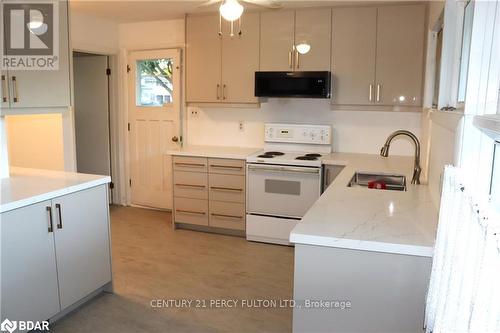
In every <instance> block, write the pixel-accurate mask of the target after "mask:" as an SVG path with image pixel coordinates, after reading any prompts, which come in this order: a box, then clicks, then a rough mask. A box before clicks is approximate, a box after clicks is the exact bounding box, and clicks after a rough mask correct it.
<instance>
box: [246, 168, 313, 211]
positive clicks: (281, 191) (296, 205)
mask: <svg viewBox="0 0 500 333" xmlns="http://www.w3.org/2000/svg"><path fill="white" fill-rule="evenodd" d="M247 182H248V183H247V191H248V192H247V195H248V197H247V212H248V213H249V214H252V213H253V214H262V215H268V216H284V217H295V218H301V217H302V216H304V214H305V213H306V211H307V210H308V209H309V208H310V207H311V206H312V204H313V203H314V202H315V201H316V200H317V199H318V198H319V196H320V187H321V186H320V184H321V168H316V167H297V166H282V165H268V164H248V165H247Z"/></svg>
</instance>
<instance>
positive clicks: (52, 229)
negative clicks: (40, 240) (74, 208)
mask: <svg viewBox="0 0 500 333" xmlns="http://www.w3.org/2000/svg"><path fill="white" fill-rule="evenodd" d="M47 213H48V214H49V227H48V229H47V230H48V232H49V233H50V232H54V223H53V222H52V207H50V206H47Z"/></svg>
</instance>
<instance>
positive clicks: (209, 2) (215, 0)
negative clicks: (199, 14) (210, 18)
mask: <svg viewBox="0 0 500 333" xmlns="http://www.w3.org/2000/svg"><path fill="white" fill-rule="evenodd" d="M219 2H221V0H207V1H205V2H204V3H202V4H199V5H198V7H199V8H203V7H210V6H213V5H215V4H217V3H219Z"/></svg>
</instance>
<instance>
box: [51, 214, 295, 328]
mask: <svg viewBox="0 0 500 333" xmlns="http://www.w3.org/2000/svg"><path fill="white" fill-rule="evenodd" d="M111 234H112V244H113V245H112V253H113V278H114V289H115V292H114V293H113V294H102V295H100V296H98V297H97V298H95V299H93V300H92V301H90V302H89V303H87V304H85V305H84V306H82V307H81V308H79V309H77V310H76V311H74V312H72V313H70V314H69V315H68V316H66V317H64V318H63V319H61V320H60V321H58V322H56V323H55V324H54V325H53V326H52V327H51V332H56V333H65V332H68V333H69V332H71V333H80V332H82V333H83V332H85V333H87V332H110V333H112V332H248V333H251V332H290V331H291V326H292V310H291V309H290V308H289V307H284V308H280V307H272V306H271V307H255V308H251V307H248V306H249V305H250V304H256V303H252V302H259V300H278V301H279V300H282V299H285V300H289V299H291V298H292V288H293V248H291V247H285V246H278V245H269V244H261V243H253V242H247V241H246V240H245V239H244V238H239V237H232V236H223V235H216V234H209V233H202V232H195V231H188V230H175V231H174V230H173V229H172V225H171V215H170V213H168V212H160V211H152V210H146V209H140V208H132V207H117V206H116V207H112V208H111ZM183 299H185V300H193V303H191V306H188V307H182V306H180V307H179V306H174V307H160V308H159V307H152V306H151V302H152V301H153V300H165V301H166V302H171V301H172V300H177V301H180V300H183ZM196 300H200V301H199V303H198V304H196ZM201 300H206V303H205V305H207V306H208V305H210V303H209V302H210V300H237V301H238V306H237V307H234V308H229V307H222V308H216V307H210V306H208V307H207V308H196V307H195V306H196V305H200V306H202V305H203V303H202V301H201ZM154 302H156V304H158V303H157V302H158V301H154ZM242 302H248V306H247V305H245V306H242V305H241V304H242ZM161 303H162V305H163V306H165V305H166V303H165V302H161ZM213 305H214V306H215V304H213Z"/></svg>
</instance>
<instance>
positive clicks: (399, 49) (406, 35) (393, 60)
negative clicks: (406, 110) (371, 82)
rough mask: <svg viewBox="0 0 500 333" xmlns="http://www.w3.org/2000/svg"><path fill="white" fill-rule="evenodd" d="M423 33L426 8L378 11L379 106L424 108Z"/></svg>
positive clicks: (409, 6) (400, 7)
mask: <svg viewBox="0 0 500 333" xmlns="http://www.w3.org/2000/svg"><path fill="white" fill-rule="evenodd" d="M424 32H425V5H404V6H383V7H379V8H378V15H377V63H376V69H377V70H376V78H377V87H376V90H377V92H378V100H377V101H376V102H377V103H378V104H381V105H406V106H421V105H422V82H423V80H422V77H423V68H424V67H423V66H424Z"/></svg>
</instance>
